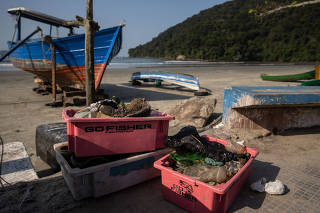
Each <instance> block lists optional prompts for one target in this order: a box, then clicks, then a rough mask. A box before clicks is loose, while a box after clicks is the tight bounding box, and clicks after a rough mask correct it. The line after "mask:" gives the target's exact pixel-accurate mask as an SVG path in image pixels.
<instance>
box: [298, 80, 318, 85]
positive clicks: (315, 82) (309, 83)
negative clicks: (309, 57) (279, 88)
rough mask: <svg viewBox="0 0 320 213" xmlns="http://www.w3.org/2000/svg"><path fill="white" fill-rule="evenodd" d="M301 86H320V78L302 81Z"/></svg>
mask: <svg viewBox="0 0 320 213" xmlns="http://www.w3.org/2000/svg"><path fill="white" fill-rule="evenodd" d="M301 86H320V80H312V81H305V82H302V83H301Z"/></svg>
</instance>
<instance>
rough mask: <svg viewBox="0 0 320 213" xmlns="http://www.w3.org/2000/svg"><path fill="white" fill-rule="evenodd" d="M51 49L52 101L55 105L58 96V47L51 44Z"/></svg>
mask: <svg viewBox="0 0 320 213" xmlns="http://www.w3.org/2000/svg"><path fill="white" fill-rule="evenodd" d="M50 47H51V57H52V58H51V68H52V69H51V70H52V81H51V83H52V101H53V103H55V102H56V100H57V96H56V68H57V66H56V47H55V45H54V44H53V43H52V42H50Z"/></svg>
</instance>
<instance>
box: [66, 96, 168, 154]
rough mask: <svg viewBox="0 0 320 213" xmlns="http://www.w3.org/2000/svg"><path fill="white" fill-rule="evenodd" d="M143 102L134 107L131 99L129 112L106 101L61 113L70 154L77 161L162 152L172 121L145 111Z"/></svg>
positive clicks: (163, 114)
mask: <svg viewBox="0 0 320 213" xmlns="http://www.w3.org/2000/svg"><path fill="white" fill-rule="evenodd" d="M142 102H144V100H141V101H140V102H139V103H138V104H136V103H137V101H135V99H134V100H133V101H132V102H131V104H132V103H135V106H134V107H132V106H131V108H130V105H127V106H125V105H124V104H121V103H116V102H114V101H112V100H105V102H97V103H95V104H92V105H91V106H90V107H88V108H85V109H82V110H81V111H80V110H79V109H64V110H63V113H62V117H63V118H64V120H65V121H66V123H67V134H68V143H69V151H71V152H74V153H75V156H76V157H88V156H99V155H114V154H123V153H136V152H145V151H154V150H156V149H161V148H164V147H165V144H164V142H165V139H166V138H167V135H168V127H169V121H170V120H173V119H174V117H173V116H170V115H167V114H165V113H161V112H157V111H154V110H151V108H150V107H147V110H145V109H146V107H145V105H144V104H145V103H142ZM141 103H142V104H141ZM139 104H140V105H139ZM137 105H138V106H139V107H137ZM134 108H136V109H134ZM146 112H147V113H146ZM79 114H80V115H79ZM76 115H78V116H76Z"/></svg>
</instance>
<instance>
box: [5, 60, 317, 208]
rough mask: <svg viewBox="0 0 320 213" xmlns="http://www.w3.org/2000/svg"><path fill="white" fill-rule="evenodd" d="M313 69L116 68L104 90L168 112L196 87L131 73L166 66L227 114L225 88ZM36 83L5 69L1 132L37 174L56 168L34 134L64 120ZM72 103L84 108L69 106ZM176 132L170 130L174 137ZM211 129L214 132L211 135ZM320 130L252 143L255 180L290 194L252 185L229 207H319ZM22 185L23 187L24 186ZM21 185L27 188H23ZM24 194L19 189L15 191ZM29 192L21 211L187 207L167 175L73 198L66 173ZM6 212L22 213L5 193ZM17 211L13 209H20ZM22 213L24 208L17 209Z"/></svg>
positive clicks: (249, 66)
mask: <svg viewBox="0 0 320 213" xmlns="http://www.w3.org/2000/svg"><path fill="white" fill-rule="evenodd" d="M313 69H314V65H293V64H277V65H270V64H269V65H268V64H265V65H260V64H220V65H219V64H218V65H211V66H184V67H179V66H173V67H153V68H147V67H144V68H129V69H110V70H107V71H106V72H105V74H104V77H103V80H102V83H101V88H103V89H104V91H105V92H106V93H107V94H108V95H109V96H117V97H119V98H120V99H122V100H124V101H125V102H128V101H130V100H131V99H133V98H136V97H143V98H146V100H147V101H148V102H149V103H150V105H151V106H152V107H153V108H154V109H158V110H159V111H162V112H168V111H169V110H170V109H172V107H174V106H175V105H176V104H178V103H180V102H181V101H183V100H185V99H188V98H190V97H193V96H194V95H193V92H191V91H188V90H185V89H181V88H177V87H175V86H171V85H165V84H164V85H163V87H161V88H159V87H154V84H148V85H146V84H143V85H142V86H135V87H133V86H132V85H131V83H129V82H128V81H129V80H130V76H131V74H132V73H133V72H137V71H166V72H176V73H186V74H191V75H194V76H197V77H198V78H199V81H200V84H201V87H204V88H207V89H209V90H211V91H212V96H213V97H215V98H216V99H217V101H218V102H217V107H216V110H215V111H216V113H222V106H223V94H224V89H225V88H227V87H231V86H277V85H279V86H287V85H290V86H294V85H298V83H279V82H271V81H270V82H268V81H262V80H261V79H260V74H262V73H265V74H295V73H302V72H307V71H310V70H313ZM34 87H36V84H35V83H34V82H33V75H32V74H29V73H26V72H22V71H21V72H18V71H10V72H9V71H1V72H0V91H1V92H0V119H1V122H0V135H1V137H2V138H3V140H4V141H5V143H9V142H14V141H21V142H23V143H24V145H25V147H26V149H27V152H28V154H29V156H30V158H31V161H32V164H33V166H34V169H35V171H36V172H39V173H41V171H44V170H47V169H49V166H48V165H47V164H45V163H44V162H43V161H42V160H41V159H40V158H39V157H37V156H36V154H35V153H36V149H35V132H36V127H37V126H39V125H41V124H48V123H56V122H64V120H63V119H62V117H61V113H62V109H63V108H62V107H57V108H52V107H48V106H45V104H46V103H49V102H50V101H51V96H50V95H46V96H42V95H40V94H37V93H35V92H34V91H32V88H34ZM69 108H77V107H72V106H70V107H69ZM173 133H174V130H170V131H169V134H173ZM206 134H210V130H209V131H207V132H206ZM319 141H320V128H310V129H304V130H294V131H287V132H286V133H285V134H282V135H271V136H268V137H263V138H258V139H253V140H250V141H246V143H247V145H248V146H250V147H255V148H257V149H259V151H260V155H259V156H258V158H257V160H256V161H255V163H254V168H253V170H252V175H251V177H250V181H249V183H250V182H252V181H254V180H257V179H259V178H260V177H267V178H269V179H273V180H274V179H280V180H281V181H283V183H284V184H285V185H287V187H288V189H289V192H288V193H287V194H285V195H283V196H270V195H265V194H263V193H262V194H259V193H254V192H251V191H250V190H249V187H248V186H247V185H246V186H245V187H244V189H243V190H242V191H241V193H240V195H239V196H238V197H237V199H236V200H235V202H234V203H233V205H232V206H231V208H230V211H231V212H252V211H257V212H267V211H272V212H293V211H294V210H295V211H296V210H301V212H317V211H318V209H319V207H320V206H319V205H320V204H319V200H320V184H319V181H320V172H319V171H320V165H319V162H318V161H319V151H320V148H319ZM19 187H20V185H19ZM21 187H22V186H21ZM15 193H17V190H13V191H12V192H11V194H15ZM31 194H32V195H30V196H33V199H31V201H29V202H25V203H24V204H23V208H21V209H20V212H31V211H33V212H44V211H46V210H48V211H49V212H65V211H68V212H77V213H79V212H88V211H89V210H90V211H92V210H94V211H95V212H106V210H108V212H184V210H182V209H181V208H179V207H177V206H176V205H174V204H172V203H170V202H168V201H166V200H164V199H163V198H162V196H161V179H160V178H156V179H154V180H151V181H148V182H146V183H142V184H139V185H136V186H134V187H130V188H128V189H125V190H122V191H120V192H116V193H113V194H110V195H106V196H103V197H101V198H98V199H93V198H92V199H85V200H83V201H74V200H73V198H72V196H71V193H70V192H69V190H68V188H67V185H66V184H65V182H64V180H63V178H62V174H61V172H60V173H57V174H54V175H50V176H47V177H42V178H40V179H39V180H38V181H37V183H35V184H34V186H33V190H32V191H31ZM0 199H1V200H2V201H1V202H0V209H1V208H3V209H5V210H4V212H10V211H11V210H14V211H15V203H14V202H11V201H10V202H9V201H8V203H9V206H10V205H11V206H12V207H8V204H7V205H6V204H5V200H6V199H10V197H8V196H6V195H5V194H3V195H0ZM14 211H13V212H14ZM17 212H18V211H17Z"/></svg>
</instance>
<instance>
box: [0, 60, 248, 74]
mask: <svg viewBox="0 0 320 213" xmlns="http://www.w3.org/2000/svg"><path fill="white" fill-rule="evenodd" d="M230 63H242V62H203V61H196V60H192V61H177V60H164V59H156V58H129V57H116V58H114V59H112V61H111V62H110V64H109V65H108V66H107V68H108V69H128V68H139V67H175V66H179V67H180V66H213V65H218V64H230ZM0 71H21V69H18V68H16V67H14V66H13V65H12V64H11V63H10V62H3V63H0Z"/></svg>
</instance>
